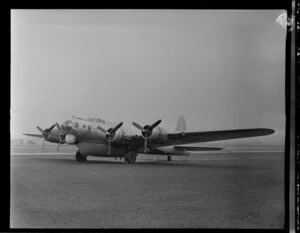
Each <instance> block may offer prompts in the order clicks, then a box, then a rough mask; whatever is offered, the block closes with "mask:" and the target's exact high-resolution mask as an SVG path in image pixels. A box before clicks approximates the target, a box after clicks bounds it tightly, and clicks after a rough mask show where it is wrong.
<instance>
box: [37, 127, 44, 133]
mask: <svg viewBox="0 0 300 233" xmlns="http://www.w3.org/2000/svg"><path fill="white" fill-rule="evenodd" d="M36 128H37V129H38V130H39V131H40V132H41V133H42V134H43V135H44V130H43V129H42V128H41V127H39V126H37V127H36Z"/></svg>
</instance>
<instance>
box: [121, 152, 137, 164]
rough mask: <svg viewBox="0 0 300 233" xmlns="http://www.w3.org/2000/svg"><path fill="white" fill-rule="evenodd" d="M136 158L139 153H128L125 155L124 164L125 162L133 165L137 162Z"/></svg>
mask: <svg viewBox="0 0 300 233" xmlns="http://www.w3.org/2000/svg"><path fill="white" fill-rule="evenodd" d="M136 156H137V153H133V152H128V153H127V154H126V155H125V158H124V162H125V163H130V164H133V163H135V161H136Z"/></svg>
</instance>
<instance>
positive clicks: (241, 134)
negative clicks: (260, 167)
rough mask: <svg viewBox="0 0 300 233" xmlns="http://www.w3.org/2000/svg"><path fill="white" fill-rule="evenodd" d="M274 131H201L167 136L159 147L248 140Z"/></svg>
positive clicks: (262, 129) (263, 129)
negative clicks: (239, 139) (240, 139)
mask: <svg viewBox="0 0 300 233" xmlns="http://www.w3.org/2000/svg"><path fill="white" fill-rule="evenodd" d="M274 132H275V130H273V129H265V128H256V129H237V130H220V131H203V132H189V133H188V132H187V133H185V132H183V133H171V134H168V137H167V140H166V141H165V142H163V143H162V144H163V145H161V146H171V145H182V144H190V143H201V142H211V141H222V140H230V139H238V138H249V137H258V136H266V135H270V134H273V133H274Z"/></svg>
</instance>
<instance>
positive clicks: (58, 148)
mask: <svg viewBox="0 0 300 233" xmlns="http://www.w3.org/2000/svg"><path fill="white" fill-rule="evenodd" d="M59 147H60V142H59V143H58V145H57V152H58V150H59Z"/></svg>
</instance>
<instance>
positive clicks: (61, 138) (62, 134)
mask: <svg viewBox="0 0 300 233" xmlns="http://www.w3.org/2000/svg"><path fill="white" fill-rule="evenodd" d="M55 125H56V127H57V129H58V131H59V133H58V136H59V142H58V145H57V151H58V150H59V147H60V145H61V144H64V143H65V136H66V132H65V127H64V126H63V125H61V126H60V125H59V124H58V123H57V122H56V123H55Z"/></svg>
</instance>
